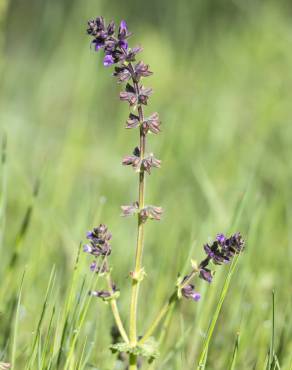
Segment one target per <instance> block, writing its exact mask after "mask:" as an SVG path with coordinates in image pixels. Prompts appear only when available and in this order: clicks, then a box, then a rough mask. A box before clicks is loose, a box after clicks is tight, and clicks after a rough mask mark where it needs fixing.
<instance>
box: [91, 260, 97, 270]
mask: <svg viewBox="0 0 292 370" xmlns="http://www.w3.org/2000/svg"><path fill="white" fill-rule="evenodd" d="M96 265H97V263H96V261H93V262H92V263H91V265H90V270H91V271H92V272H94V271H95V270H96Z"/></svg>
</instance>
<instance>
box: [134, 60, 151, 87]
mask: <svg viewBox="0 0 292 370" xmlns="http://www.w3.org/2000/svg"><path fill="white" fill-rule="evenodd" d="M134 71H135V75H134V78H135V80H136V81H137V82H138V81H139V80H140V78H141V77H148V76H151V75H152V74H153V72H151V71H150V70H149V65H148V64H145V63H144V62H142V61H140V62H138V63H137V64H136V65H135V66H134Z"/></svg>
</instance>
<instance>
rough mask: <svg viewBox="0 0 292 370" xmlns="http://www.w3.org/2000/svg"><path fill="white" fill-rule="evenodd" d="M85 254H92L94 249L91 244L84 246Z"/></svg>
mask: <svg viewBox="0 0 292 370" xmlns="http://www.w3.org/2000/svg"><path fill="white" fill-rule="evenodd" d="M83 252H85V253H91V252H92V247H91V245H89V244H85V245H84V246H83Z"/></svg>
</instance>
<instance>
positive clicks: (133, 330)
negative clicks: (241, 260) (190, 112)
mask: <svg viewBox="0 0 292 370" xmlns="http://www.w3.org/2000/svg"><path fill="white" fill-rule="evenodd" d="M129 68H130V70H131V74H132V80H133V84H134V86H135V89H136V92H137V94H138V95H139V85H138V83H137V82H136V81H135V78H134V69H133V67H132V65H131V63H130V64H129ZM138 113H139V121H140V124H142V122H143V121H144V114H143V108H142V106H141V105H139V106H138ZM145 147H146V137H145V133H144V132H143V129H142V126H141V127H140V145H139V151H140V159H141V160H143V159H144V156H145ZM138 202H139V209H142V208H144V202H145V172H144V170H143V169H141V171H140V173H139V200H138ZM143 244H144V221H143V220H142V218H141V216H140V214H138V234H137V245H136V256H135V270H134V271H133V281H132V294H131V304H130V344H131V345H132V346H133V347H135V346H136V344H137V307H138V296H139V286H140V282H141V280H140V279H135V277H137V276H138V275H139V273H140V271H141V268H142V255H143ZM136 360H137V359H136ZM133 361H134V359H133Z"/></svg>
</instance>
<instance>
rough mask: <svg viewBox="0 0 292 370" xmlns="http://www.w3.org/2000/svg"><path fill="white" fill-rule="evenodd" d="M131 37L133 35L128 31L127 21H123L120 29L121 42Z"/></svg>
mask: <svg viewBox="0 0 292 370" xmlns="http://www.w3.org/2000/svg"><path fill="white" fill-rule="evenodd" d="M129 36H131V34H130V33H129V31H128V25H127V23H126V21H124V20H122V21H121V23H120V27H119V33H118V38H119V40H121V41H123V40H125V39H126V38H128V37H129Z"/></svg>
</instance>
